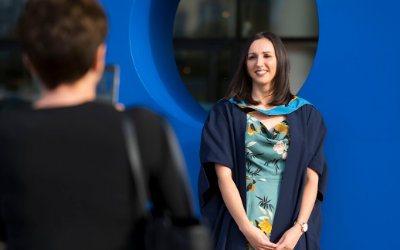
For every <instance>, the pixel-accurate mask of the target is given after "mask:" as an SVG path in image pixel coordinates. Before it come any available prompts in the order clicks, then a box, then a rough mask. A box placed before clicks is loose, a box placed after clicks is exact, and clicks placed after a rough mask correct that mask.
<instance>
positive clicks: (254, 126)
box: [245, 111, 290, 249]
mask: <svg viewBox="0 0 400 250" xmlns="http://www.w3.org/2000/svg"><path fill="white" fill-rule="evenodd" d="M255 112H258V111H252V112H249V113H247V125H246V136H245V140H246V141H245V144H246V200H247V210H246V211H247V217H248V218H249V220H250V223H251V224H252V225H253V226H255V227H258V228H259V229H260V230H261V231H263V232H264V233H265V234H266V235H267V237H268V238H269V237H270V236H271V231H272V225H273V222H274V216H275V213H276V205H277V203H278V198H279V191H280V188H281V183H282V176H283V172H284V170H285V162H286V157H287V152H288V149H289V144H290V135H289V125H288V122H287V120H284V121H282V122H281V123H279V124H277V125H276V126H275V128H274V130H273V132H272V133H271V132H270V131H269V130H268V129H267V128H266V127H265V126H264V124H262V122H260V121H259V120H257V119H256V118H254V117H253V116H252V115H251V114H252V113H255ZM247 249H253V248H252V247H251V246H250V245H249V244H248V247H247Z"/></svg>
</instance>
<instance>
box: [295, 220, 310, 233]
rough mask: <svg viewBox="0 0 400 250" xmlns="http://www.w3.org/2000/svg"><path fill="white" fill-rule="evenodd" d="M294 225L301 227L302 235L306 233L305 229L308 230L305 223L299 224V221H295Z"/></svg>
mask: <svg viewBox="0 0 400 250" xmlns="http://www.w3.org/2000/svg"><path fill="white" fill-rule="evenodd" d="M296 223H297V224H299V225H300V226H301V231H302V232H303V233H305V232H307V229H308V225H307V223H305V222H301V221H295V222H294V224H293V225H296Z"/></svg>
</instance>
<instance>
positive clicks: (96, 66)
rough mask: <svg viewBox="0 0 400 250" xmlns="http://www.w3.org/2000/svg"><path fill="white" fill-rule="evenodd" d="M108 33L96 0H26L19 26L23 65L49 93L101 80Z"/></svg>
mask: <svg viewBox="0 0 400 250" xmlns="http://www.w3.org/2000/svg"><path fill="white" fill-rule="evenodd" d="M107 32H108V24H107V17H106V14H105V12H104V10H103V8H102V7H101V6H100V4H99V3H98V2H97V1H96V0H29V1H28V2H27V4H26V6H25V9H24V11H23V13H22V15H21V17H20V20H19V23H18V35H19V38H20V42H21V45H22V48H23V51H24V54H25V63H26V65H27V67H28V69H29V70H30V71H31V72H34V73H36V75H37V76H38V77H39V78H40V79H41V82H42V83H43V84H44V86H45V88H46V89H48V90H53V89H55V88H57V87H58V86H60V85H61V84H73V83H74V82H76V81H78V80H79V79H81V78H82V77H84V76H85V75H87V74H91V76H92V78H96V77H98V78H99V77H101V74H102V72H103V69H104V60H105V51H106V47H105V45H104V41H105V38H106V35H107Z"/></svg>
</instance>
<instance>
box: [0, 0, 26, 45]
mask: <svg viewBox="0 0 400 250" xmlns="http://www.w3.org/2000/svg"><path fill="white" fill-rule="evenodd" d="M26 1H27V0H0V39H7V40H10V39H13V40H15V39H16V34H15V33H16V30H15V24H16V22H17V20H18V17H19V15H20V14H21V11H22V8H23V7H24V5H25V3H26Z"/></svg>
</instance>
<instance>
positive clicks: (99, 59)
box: [92, 44, 107, 75]
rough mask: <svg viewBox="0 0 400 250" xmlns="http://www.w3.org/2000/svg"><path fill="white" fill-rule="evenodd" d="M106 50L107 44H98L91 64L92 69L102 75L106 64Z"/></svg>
mask: <svg viewBox="0 0 400 250" xmlns="http://www.w3.org/2000/svg"><path fill="white" fill-rule="evenodd" d="M106 52H107V46H106V45H105V44H100V46H99V47H98V48H97V51H96V55H95V59H94V61H93V65H92V70H93V71H95V72H96V73H98V74H99V75H102V74H103V71H104V67H105V64H106Z"/></svg>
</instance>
